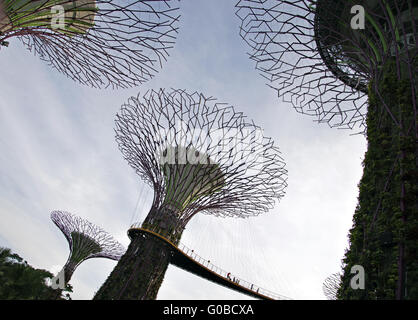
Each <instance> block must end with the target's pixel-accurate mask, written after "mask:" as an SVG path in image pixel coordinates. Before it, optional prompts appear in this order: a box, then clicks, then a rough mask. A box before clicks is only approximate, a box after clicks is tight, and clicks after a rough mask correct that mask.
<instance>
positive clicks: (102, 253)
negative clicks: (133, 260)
mask: <svg viewBox="0 0 418 320" xmlns="http://www.w3.org/2000/svg"><path fill="white" fill-rule="evenodd" d="M51 219H52V221H53V222H54V223H55V225H56V226H57V227H58V228H59V229H60V230H61V231H62V233H63V234H64V236H65V238H66V239H67V241H68V245H69V246H70V255H69V256H68V259H67V262H66V263H65V265H64V267H63V268H62V271H61V272H63V278H64V282H65V283H64V285H66V284H67V283H68V282H69V281H70V279H71V277H72V275H73V273H74V271H75V269H76V268H77V267H78V266H79V265H80V263H82V262H83V261H85V260H87V259H91V258H108V259H111V260H116V261H118V260H119V259H120V257H121V256H122V255H123V254H124V253H125V251H126V249H125V248H124V247H123V246H122V245H121V244H120V243H119V242H118V241H116V240H115V239H114V238H113V237H112V236H111V235H110V234H109V233H107V232H106V231H104V230H103V229H101V228H100V227H98V226H96V225H94V224H92V223H91V222H89V221H87V220H85V219H82V218H80V217H77V216H75V215H73V214H71V213H69V212H65V211H52V213H51Z"/></svg>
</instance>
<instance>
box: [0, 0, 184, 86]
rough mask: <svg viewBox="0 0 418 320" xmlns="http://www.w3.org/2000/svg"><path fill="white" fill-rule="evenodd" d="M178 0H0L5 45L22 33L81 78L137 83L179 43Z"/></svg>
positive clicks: (57, 65)
mask: <svg viewBox="0 0 418 320" xmlns="http://www.w3.org/2000/svg"><path fill="white" fill-rule="evenodd" d="M173 2H174V0H173V1H171V0H123V1H122V0H36V1H30V0H0V45H3V46H7V45H8V44H9V42H8V41H6V40H8V39H9V38H12V37H18V38H19V39H20V40H21V41H22V42H23V43H24V45H25V46H26V47H27V48H28V49H29V50H30V51H32V52H34V54H35V55H38V56H39V57H40V59H42V60H44V61H46V62H47V63H48V64H49V65H51V66H52V67H53V68H54V69H56V70H58V71H59V72H61V73H63V74H65V75H66V76H68V77H69V78H71V79H73V80H74V81H76V82H79V83H81V84H84V85H88V86H91V87H95V88H106V87H111V88H127V87H133V86H136V85H138V84H141V83H143V82H145V81H147V80H149V79H150V78H152V77H153V76H154V74H155V73H156V72H158V70H159V69H160V67H161V66H162V63H163V61H165V60H166V59H167V57H168V51H169V49H170V48H171V47H173V45H174V42H175V38H176V35H177V32H178V20H179V15H178V8H177V7H174V6H172V3H173ZM0 48H1V46H0Z"/></svg>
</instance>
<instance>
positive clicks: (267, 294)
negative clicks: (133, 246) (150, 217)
mask: <svg viewBox="0 0 418 320" xmlns="http://www.w3.org/2000/svg"><path fill="white" fill-rule="evenodd" d="M131 229H137V230H140V231H144V232H147V233H151V234H153V235H155V236H157V237H159V238H161V239H162V240H164V241H165V242H168V243H169V244H171V245H172V246H173V247H175V248H176V249H177V250H179V251H180V252H181V253H183V254H184V255H186V256H187V257H189V258H190V259H192V260H193V261H194V262H195V263H197V264H199V265H201V266H202V267H204V268H206V269H208V270H210V271H211V272H213V273H215V274H216V275H217V276H218V277H220V278H222V279H224V280H226V281H229V282H230V283H231V284H234V285H235V286H238V287H241V288H244V289H246V290H247V291H249V292H251V293H253V294H254V295H257V296H259V297H264V298H267V299H271V300H291V299H290V298H288V297H286V296H283V295H280V294H277V293H274V292H272V291H270V290H267V289H264V288H261V287H260V286H257V285H255V284H253V283H250V282H248V281H245V280H243V279H241V278H239V277H237V276H235V275H233V274H231V273H230V272H226V271H225V270H223V269H221V268H219V267H217V266H215V265H214V264H213V263H211V262H210V260H208V259H204V258H202V257H201V256H199V255H198V254H196V253H195V252H194V250H192V249H190V248H188V247H187V246H185V245H184V244H182V243H179V244H178V245H175V244H174V243H172V242H171V241H170V240H168V239H167V238H166V237H165V236H164V234H161V233H160V232H157V231H156V230H154V231H153V230H148V229H144V228H143V227H141V226H140V225H139V224H133V225H132V226H131ZM159 231H163V230H159Z"/></svg>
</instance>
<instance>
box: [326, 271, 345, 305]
mask: <svg viewBox="0 0 418 320" xmlns="http://www.w3.org/2000/svg"><path fill="white" fill-rule="evenodd" d="M340 284H341V275H340V274H339V273H333V274H332V275H330V276H329V277H327V278H326V279H325V281H324V283H323V284H322V291H323V292H324V295H325V297H327V299H328V300H337V292H338V288H339V287H340Z"/></svg>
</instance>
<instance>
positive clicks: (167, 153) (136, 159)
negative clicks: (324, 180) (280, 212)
mask: <svg viewBox="0 0 418 320" xmlns="http://www.w3.org/2000/svg"><path fill="white" fill-rule="evenodd" d="M116 140H117V142H118V144H119V149H120V150H121V151H122V153H123V155H124V158H125V159H126V160H127V161H128V162H129V164H130V165H131V167H132V168H133V169H134V170H135V172H136V173H137V174H138V175H139V176H140V177H141V178H142V179H143V180H145V181H146V182H147V183H148V184H149V185H150V186H151V187H152V188H153V190H154V202H153V205H152V209H151V213H150V215H152V212H156V211H169V212H171V215H172V217H173V221H176V222H173V223H180V224H181V225H182V226H184V225H185V224H186V223H187V222H188V221H189V220H190V218H191V217H192V216H193V215H194V214H196V213H197V212H200V211H201V212H203V213H206V214H211V215H215V216H221V217H225V216H229V217H248V216H253V215H258V214H260V213H263V212H265V211H267V210H269V209H271V208H272V207H273V205H274V203H275V201H276V200H278V199H280V198H281V197H282V196H283V195H284V189H285V187H286V174H287V172H286V170H285V169H284V167H285V164H284V162H283V159H282V158H281V156H280V152H279V150H278V148H276V147H275V146H274V145H273V141H272V139H270V138H266V137H264V136H263V135H262V132H261V129H260V128H259V127H257V126H256V125H254V124H253V123H250V122H248V121H246V119H245V117H244V116H243V115H242V113H239V112H236V111H235V110H234V108H233V107H232V106H229V105H227V104H225V103H220V102H217V101H216V100H214V99H213V98H208V97H205V96H204V95H203V94H199V93H196V92H194V93H187V92H186V91H183V90H170V91H165V90H164V89H160V90H158V91H154V90H152V91H149V92H147V93H146V94H144V95H143V96H138V97H131V98H130V99H129V101H128V102H127V103H126V104H124V105H123V106H122V108H121V111H120V113H119V114H118V115H117V117H116ZM169 224H170V222H169Z"/></svg>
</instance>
